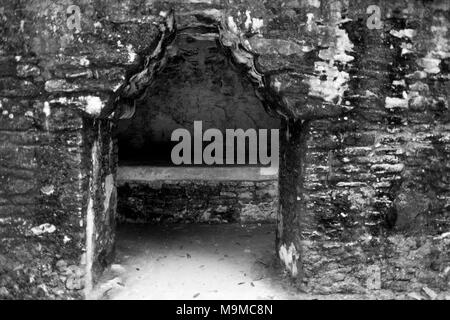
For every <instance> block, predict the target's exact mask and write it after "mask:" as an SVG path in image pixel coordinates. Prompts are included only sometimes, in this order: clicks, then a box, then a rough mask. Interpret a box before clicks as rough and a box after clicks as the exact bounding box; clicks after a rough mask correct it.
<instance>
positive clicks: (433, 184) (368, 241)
mask: <svg viewBox="0 0 450 320" xmlns="http://www.w3.org/2000/svg"><path fill="white" fill-rule="evenodd" d="M72 5H76V6H77V7H73V6H72ZM374 5H375V6H377V7H374ZM170 8H173V9H174V10H175V18H176V22H177V26H178V28H183V27H185V26H189V25H199V26H203V27H204V26H207V27H208V28H211V26H214V28H215V30H216V31H217V32H218V33H219V36H220V37H219V39H220V42H221V44H222V45H223V46H224V48H225V51H226V52H227V53H228V54H229V56H230V57H231V59H233V61H234V63H235V64H236V65H237V66H238V67H239V68H240V69H241V70H242V72H243V73H244V74H246V75H247V76H249V78H250V79H251V80H252V82H253V83H254V85H255V87H256V93H257V96H258V97H259V98H260V99H261V100H262V101H263V104H264V105H265V106H266V107H268V108H270V109H271V110H272V111H274V112H275V113H277V114H279V115H280V116H281V117H283V118H284V125H283V127H284V129H283V134H282V135H281V137H282V139H281V144H282V146H281V147H282V159H281V162H280V165H281V168H280V185H279V187H280V208H281V210H280V212H279V219H278V220H279V228H278V229H279V230H278V249H279V255H280V258H281V260H282V261H283V262H284V264H285V267H286V268H287V270H289V271H290V273H291V274H292V276H294V277H295V278H296V279H297V280H298V283H299V285H300V286H301V287H302V288H304V289H305V290H311V291H317V292H359V291H363V290H366V289H379V288H384V289H394V290H406V289H408V290H413V289H418V288H422V287H424V286H429V287H431V288H433V289H434V290H436V291H443V290H448V285H449V277H450V268H449V267H450V265H449V264H450V262H449V249H450V248H449V246H450V243H449V242H450V237H449V233H448V231H449V219H450V218H449V192H450V190H449V187H448V186H449V181H448V177H449V152H450V148H449V141H450V139H449V136H450V133H449V119H450V117H449V103H448V101H449V88H450V86H449V85H448V77H449V58H450V53H449V52H450V49H449V42H448V41H449V34H448V25H449V17H448V15H449V11H450V9H449V4H448V1H445V0H435V1H425V0H417V1H402V2H397V1H395V2H393V1H381V0H377V1H369V0H359V1H347V0H342V1H325V0H323V1H318V0H314V1H312V0H298V1H297V0H294V1H283V0H275V1H257V0H238V1H234V2H233V4H232V5H230V4H229V2H228V1H223V2H222V1H197V0H196V1H179V2H177V1H167V2H163V1H162V2H158V1H155V2H151V1H118V0H114V1H103V0H99V1H95V2H92V1H88V0H77V1H75V0H74V1H73V2H71V1H68V0H51V1H37V0H36V1H26V2H22V1H7V0H0V38H1V41H0V102H1V104H0V106H1V112H0V113H1V116H0V181H1V185H0V239H1V240H0V241H1V242H0V271H1V273H0V294H1V295H2V297H3V296H6V297H7V298H8V297H13V298H17V297H25V298H31V297H42V298H44V297H53V298H55V297H79V296H81V293H82V292H80V290H79V289H81V288H83V287H84V286H85V283H84V282H83V281H82V280H83V276H84V275H83V273H84V271H87V272H88V277H90V276H89V273H90V272H91V271H92V268H91V267H90V264H92V267H94V265H95V264H100V263H99V261H100V260H101V259H100V256H103V255H102V254H101V252H108V250H104V249H102V248H108V247H109V246H110V244H111V243H112V240H108V239H112V238H113V230H111V229H108V228H104V229H102V227H100V226H97V225H96V223H99V222H100V221H103V220H102V219H103V218H104V219H107V220H108V219H110V217H111V216H112V211H113V210H112V207H111V206H108V202H109V201H105V199H109V200H111V204H112V203H113V202H114V197H113V192H112V191H111V187H110V186H111V175H113V174H114V167H113V164H112V162H114V161H112V162H111V163H109V164H107V167H105V168H103V169H102V166H101V165H100V163H103V161H100V159H108V160H105V161H106V162H110V159H112V157H104V155H106V153H109V152H110V150H111V149H113V148H110V147H106V146H109V145H110V144H109V143H108V142H107V141H109V142H110V137H109V136H108V135H109V132H110V131H109V129H108V127H109V125H108V124H107V123H105V124H104V126H105V127H104V128H103V129H102V128H101V127H102V124H99V123H98V121H94V120H93V119H92V118H95V117H98V116H100V117H102V118H108V117H110V118H114V117H116V116H121V115H123V111H124V109H125V110H126V109H127V108H128V107H129V105H130V104H132V102H133V100H134V99H137V98H138V97H139V96H140V95H141V94H142V93H143V91H145V90H146V89H147V88H148V86H150V85H151V83H152V81H153V80H154V77H155V76H156V75H157V74H158V72H159V71H160V70H161V69H162V68H163V66H164V65H165V62H166V61H167V58H168V55H169V51H170V50H166V49H168V48H169V47H170V44H171V42H172V41H173V35H174V33H175V31H176V29H174V28H171V25H172V24H171V15H169V14H168V10H169V9H170ZM378 9H379V16H378V14H377V10H378ZM208 30H210V29H208ZM169 49H170V48H169ZM99 126H100V127H99ZM99 130H100V136H97V138H96V135H98V134H99ZM100 137H101V138H100ZM103 139H105V141H104V142H101V141H103ZM95 141H97V142H95ZM94 145H97V146H98V147H97V148H94V147H93V146H94ZM95 149H97V152H93V151H94V150H95ZM93 154H97V155H101V157H99V158H97V157H93ZM95 159H97V160H98V164H97V165H96V163H95ZM108 177H109V178H108ZM91 178H94V179H91ZM92 181H102V187H101V189H102V190H101V191H100V189H99V186H98V184H97V187H96V188H97V190H94V189H93V188H92V184H93V182H92ZM94 184H95V183H94ZM100 194H103V196H100ZM89 199H93V200H89ZM99 203H103V206H104V207H103V210H102V208H101V207H99V205H98V204H99ZM89 205H91V207H92V208H96V209H95V210H94V213H93V215H92V212H91V213H90V215H88V213H89V208H90V207H89ZM106 207H109V208H110V209H105V208H106ZM92 217H94V219H93V220H91V219H92ZM88 218H89V219H88ZM89 223H90V224H89ZM86 225H89V226H90V227H89V228H86ZM36 227H40V228H36ZM96 227H98V228H96ZM86 230H87V231H86ZM95 230H97V231H98V232H99V237H98V239H99V240H100V241H99V244H97V240H96V237H89V236H87V237H86V232H87V234H88V235H94V234H95V232H96V231H95ZM89 239H91V240H92V239H94V241H93V242H91V243H90V241H91V240H89ZM101 243H103V245H102V244H101ZM95 248H97V249H98V250H99V251H95V250H96V249H95ZM85 252H88V253H89V254H88V255H86V254H84V253H85ZM97 257H98V258H97ZM60 260H62V261H60ZM94 260H96V261H94ZM106 260H107V259H106ZM86 264H87V267H86ZM80 267H81V268H80ZM71 289H73V290H71Z"/></svg>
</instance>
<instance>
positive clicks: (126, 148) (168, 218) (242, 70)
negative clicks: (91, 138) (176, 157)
mask: <svg viewBox="0 0 450 320" xmlns="http://www.w3.org/2000/svg"><path fill="white" fill-rule="evenodd" d="M166 18H167V19H166V23H165V24H164V25H162V26H161V34H160V37H159V38H158V39H156V45H155V49H154V51H153V52H152V53H150V54H149V55H148V56H147V57H146V58H145V59H144V60H143V64H142V67H143V69H142V70H140V71H138V72H137V73H134V74H133V75H131V76H130V77H129V80H128V81H127V82H126V83H125V84H124V85H123V86H122V88H121V89H119V90H118V94H117V96H116V97H115V100H114V103H113V104H112V105H111V106H110V109H109V117H111V118H113V119H114V122H115V123H116V125H117V129H116V137H117V138H118V139H117V141H118V163H119V168H118V181H117V187H118V210H117V215H118V216H117V217H116V219H117V218H118V220H119V221H120V222H122V223H123V222H125V223H128V226H127V225H125V226H124V227H123V228H122V229H121V228H120V227H119V229H118V230H119V231H118V236H117V242H116V246H117V248H118V250H117V253H118V258H116V261H115V262H114V263H113V268H112V269H115V271H117V270H122V268H123V266H120V267H119V266H118V263H117V262H124V263H125V264H127V266H126V267H127V268H128V269H132V271H131V273H132V275H131V276H128V281H129V283H135V286H134V288H135V289H136V284H138V285H137V287H139V284H140V283H142V281H143V282H144V283H145V280H147V281H152V280H153V281H152V282H153V283H154V282H155V279H157V278H156V277H157V275H155V274H154V273H153V274H152V272H151V271H150V270H154V269H155V268H156V269H158V268H162V266H164V263H162V264H161V263H160V264H158V262H159V261H161V260H163V259H166V258H167V257H169V260H170V257H172V258H173V260H174V261H172V263H171V264H170V268H172V273H170V272H169V273H163V274H162V277H164V278H165V280H167V279H172V278H174V277H175V275H177V274H180V273H179V272H178V271H177V270H178V269H176V268H179V266H180V264H186V262H189V263H191V264H196V263H197V264H199V266H197V268H200V269H199V270H200V271H203V269H204V268H207V267H206V265H207V264H211V261H212V260H214V262H213V263H212V264H211V265H210V266H209V268H210V270H211V269H212V270H214V272H209V273H208V272H204V273H203V275H199V274H196V273H195V272H191V274H190V275H189V273H188V274H186V275H187V276H188V277H187V278H186V277H185V278H181V280H180V279H178V280H179V281H178V282H183V281H184V282H188V283H189V282H191V281H192V280H193V279H195V278H198V277H201V278H205V279H204V282H203V283H204V284H205V283H211V282H214V281H208V279H207V277H208V276H209V277H210V278H211V279H213V278H214V277H217V275H218V274H219V275H220V273H221V272H223V273H227V272H228V274H226V275H225V278H226V277H228V278H230V277H231V279H232V280H231V281H234V282H235V283H234V291H233V286H232V287H231V289H230V290H225V292H228V294H230V295H231V296H229V297H232V296H233V295H234V296H235V295H236V293H238V292H243V290H242V288H243V285H244V284H246V286H247V287H248V289H249V290H250V291H254V292H256V293H255V294H256V295H258V294H264V293H261V292H258V291H257V289H254V288H256V287H257V285H256V284H255V283H256V281H261V280H263V279H264V276H263V275H262V274H265V273H267V272H272V269H270V267H271V264H272V263H273V261H274V257H275V256H276V252H275V251H274V249H275V246H274V245H273V242H274V241H275V238H276V232H277V230H278V229H279V228H276V227H275V225H274V223H275V222H276V221H277V220H278V221H279V220H280V219H279V212H278V196H279V194H278V167H277V166H278V154H276V158H277V161H276V164H275V163H274V165H275V166H276V167H270V166H263V165H261V164H254V163H249V162H247V164H246V165H242V164H240V165H239V164H238V161H235V164H234V165H232V166H227V165H226V163H225V161H224V162H223V163H221V165H217V163H216V165H213V166H211V165H209V166H208V165H205V164H203V166H202V165H200V166H198V165H197V166H196V165H195V163H193V162H192V163H189V164H190V165H189V166H187V167H186V166H185V167H182V168H180V167H177V168H176V167H174V165H173V163H171V159H170V155H171V150H172V149H173V148H174V143H173V141H170V138H171V137H170V135H171V132H172V131H174V130H176V129H179V128H180V127H181V128H183V129H184V130H186V131H189V132H190V133H191V135H192V137H195V130H196V128H195V126H196V124H198V123H199V122H200V123H202V125H203V124H204V128H202V129H204V130H208V129H214V128H217V129H219V131H221V132H223V134H225V132H226V131H227V129H234V130H236V129H243V130H255V132H256V131H257V130H260V129H262V130H264V131H270V130H271V129H279V128H280V127H281V119H280V118H279V115H278V114H276V113H275V112H274V110H278V111H279V110H280V108H275V107H273V108H272V107H271V104H274V103H275V104H276V103H277V101H276V95H275V94H272V93H271V92H268V91H269V89H267V88H266V86H265V79H264V77H263V76H262V75H261V74H259V73H258V71H257V67H256V62H255V56H253V55H252V54H250V53H249V52H248V51H246V50H245V49H244V48H243V47H242V45H241V44H240V43H239V39H238V38H234V37H233V35H232V33H230V32H229V31H228V30H226V29H223V26H226V27H227V28H229V24H224V25H222V24H220V22H217V21H216V22H214V23H212V24H211V25H209V26H205V25H203V26H200V27H199V26H194V27H188V28H184V29H182V30H176V28H175V27H174V26H171V23H173V20H172V17H171V16H170V15H168V16H167V17H166ZM172 28H173V29H172ZM266 97H270V98H268V99H266ZM264 107H265V108H266V110H264ZM106 110H108V109H106ZM246 132H248V131H246ZM278 136H279V135H278V133H277V136H276V138H275V139H276V140H277V141H276V149H273V150H270V146H271V144H270V142H272V144H273V141H274V137H272V135H270V137H269V139H267V137H266V140H265V142H266V143H269V145H268V147H269V150H266V155H269V154H271V155H272V156H273V153H278V150H279V146H278V143H279V141H278ZM259 138H261V137H259ZM233 142H234V141H233ZM249 142H250V141H249ZM259 142H261V141H259ZM203 146H204V145H203ZM258 146H259V148H260V147H261V145H258ZM258 146H257V147H256V149H254V150H252V148H251V147H250V146H249V145H247V148H246V149H245V150H241V151H243V152H244V153H245V155H244V156H243V158H244V159H246V160H249V159H250V158H252V154H251V153H252V152H255V151H256V153H257V154H260V150H259V148H258ZM235 151H236V153H235V154H234V156H235V160H236V159H237V158H238V157H239V154H238V153H239V150H235ZM194 153H195V152H193V154H192V155H193V156H194V157H195V155H194ZM224 153H227V151H226V150H224ZM227 163H228V162H227ZM236 164H238V165H236ZM161 222H162V223H166V225H165V229H164V227H163V229H161V226H159V227H155V225H158V224H159V225H160V224H161ZM174 222H175V223H186V222H187V223H203V224H209V225H211V224H214V225H213V226H212V227H211V226H210V227H209V228H208V227H205V225H203V226H198V227H192V226H189V227H186V225H174V224H173V223H174ZM129 223H133V224H134V225H133V226H132V227H130V225H129ZM136 223H146V224H147V225H144V226H136ZM167 223H170V225H169V226H168V225H167ZM226 223H233V225H225V226H224V224H226ZM263 223H264V225H263ZM148 224H150V225H151V227H149V226H148ZM217 224H221V226H218V225H217ZM179 230H181V231H179ZM168 233H169V234H168ZM180 233H181V234H180ZM200 233H204V235H205V237H206V238H202V237H200V238H197V239H196V240H194V242H193V240H192V239H195V235H199V234H200ZM230 233H231V234H232V237H231V239H228V238H227V237H228V236H227V234H230ZM177 234H178V237H177ZM211 234H214V235H215V236H214V237H213V239H211V237H210V236H211ZM154 235H158V236H156V237H155V236H154ZM190 236H192V237H190ZM136 237H138V238H139V237H141V239H142V238H144V242H142V241H140V240H138V238H136ZM208 237H209V238H210V240H207V242H208V241H209V243H208V244H207V246H208V245H209V247H210V249H211V250H212V251H211V252H213V253H211V252H207V253H206V254H205V251H200V252H197V253H199V256H200V257H199V258H198V259H199V260H198V261H196V260H195V259H196V258H197V256H198V255H197V256H196V255H195V254H192V252H191V253H189V252H187V253H183V254H180V252H179V251H180V250H181V251H192V250H194V251H195V250H197V249H198V248H196V241H197V242H202V241H205V239H208ZM188 239H191V240H188ZM133 241H138V242H133ZM161 241H162V242H161ZM183 241H184V242H186V241H188V242H189V243H190V244H191V245H193V247H190V248H189V243H188V244H184V245H183ZM230 241H231V242H232V244H233V246H234V247H233V248H230V247H229V243H230ZM252 241H253V243H252ZM167 242H169V243H171V244H172V245H171V246H172V247H173V246H175V247H177V248H176V250H172V251H171V252H170V251H169V252H166V253H164V252H161V248H157V247H154V245H155V244H156V246H158V245H163V246H164V243H167ZM138 243H139V244H138ZM224 246H225V247H227V249H225V251H221V249H220V247H224ZM127 247H128V249H129V248H130V247H134V248H135V249H138V248H140V249H141V250H139V249H138V250H137V251H135V255H134V256H131V257H130V252H129V251H127V249H126V248H127ZM152 247H153V250H152ZM180 248H181V249H180ZM172 249H173V248H172ZM230 250H231V251H230ZM233 250H234V251H233ZM255 251H256V252H255ZM156 252H160V255H159V256H155V253H156ZM230 252H231V253H230ZM236 252H239V254H236V255H235V256H238V257H239V259H238V260H239V261H237V262H235V263H231V264H230V263H228V264H227V263H226V262H224V260H226V259H227V258H229V257H230V255H233V254H234V253H236ZM148 254H149V255H148ZM218 255H221V256H220V257H218ZM261 255H265V257H266V259H264V258H262V257H261ZM249 257H251V258H249ZM180 258H181V260H182V261H181V260H180ZM117 259H118V260H117ZM185 259H188V260H189V261H187V260H185ZM205 259H206V260H205ZM94 260H95V259H93V261H92V262H93V263H95V261H94ZM155 261H156V264H155ZM191 261H192V262H191ZM107 263H111V261H109V262H106V263H104V264H107ZM177 263H178V265H176V264H177ZM242 263H244V264H246V263H247V264H249V265H245V266H243V268H240V267H242V266H241V265H240V264H242ZM136 264H137V265H136ZM138 265H141V266H138ZM142 265H144V266H143V267H142ZM219 266H225V268H224V269H223V271H221V270H220V268H218V267H219ZM227 266H228V269H227ZM170 268H169V267H167V268H164V270H165V271H167V270H171V269H170ZM174 268H175V269H174ZM246 268H247V269H246ZM255 268H256V274H255V272H253V271H254V270H253V269H255ZM237 269H244V271H242V270H237ZM115 271H114V270H112V273H110V274H109V275H107V276H110V275H114V272H115ZM142 274H144V276H142ZM142 277H144V280H143V278H142ZM175 278H176V277H175ZM219 278H220V277H219ZM246 278H247V279H249V280H248V281H244V280H245V279H246ZM113 279H114V278H113ZM218 281H219V282H220V281H222V282H224V283H226V282H229V280H224V278H223V277H222V280H220V279H219V280H218ZM116 282H117V281H116ZM116 284H117V283H116ZM227 285H229V284H228V283H227ZM219 286H220V284H219ZM147 287H148V286H147ZM188 287H189V285H188ZM263 287H264V290H267V285H264V286H263ZM168 288H172V289H171V290H172V291H171V292H168V291H167V290H169V289H168ZM153 289H154V288H153ZM153 289H152V290H148V291H147V294H148V293H153V294H154V293H155V290H153ZM181 289H182V288H181V287H180V288H173V283H171V282H170V281H169V283H168V285H167V288H160V294H161V295H163V296H164V294H168V295H167V296H165V297H167V298H171V297H172V298H173V297H174V296H171V295H170V294H176V293H177V292H178V291H179V290H181ZM131 290H134V289H131ZM190 290H192V291H193V292H192V297H194V298H195V297H196V294H197V293H196V292H194V291H199V290H197V289H195V286H194V288H190ZM124 291H126V290H122V293H121V294H122V296H121V297H122V298H127V297H130V296H127V294H129V293H124ZM143 291H144V292H143V294H144V295H145V290H143ZM206 291H208V292H209V293H211V292H213V294H212V295H211V296H209V298H213V297H214V294H216V295H217V294H219V293H218V292H219V291H218V290H213V288H209V290H206ZM244 291H245V290H244ZM134 292H135V294H136V290H134ZM141 293H142V292H141ZM141 293H138V294H141ZM222 293H223V292H222ZM266 293H267V292H266ZM246 294H249V293H246ZM267 294H269V295H270V294H271V293H270V289H269V291H268V293H267ZM151 297H154V296H147V298H151ZM175 297H176V296H175ZM181 297H183V298H189V296H181ZM218 297H220V295H219V296H218ZM222 297H226V295H225V296H223V295H222ZM250 297H252V296H251V294H250ZM255 297H257V296H253V298H255Z"/></svg>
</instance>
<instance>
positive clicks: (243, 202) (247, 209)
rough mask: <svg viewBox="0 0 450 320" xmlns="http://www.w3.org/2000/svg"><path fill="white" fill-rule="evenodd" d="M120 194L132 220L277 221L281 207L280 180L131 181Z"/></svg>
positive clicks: (123, 211) (124, 214)
mask: <svg viewBox="0 0 450 320" xmlns="http://www.w3.org/2000/svg"><path fill="white" fill-rule="evenodd" d="M118 195H119V199H118V210H117V213H118V219H119V221H122V222H128V223H129V222H131V223H235V222H239V223H243V224H245V223H269V222H272V223H273V222H275V221H276V212H277V210H278V181H277V180H269V181H219V180H216V181H214V180H204V181H199V180H197V181H195V180H191V181H173V180H168V181H161V180H160V181H153V182H145V183H144V182H131V183H123V184H121V185H120V186H119V188H118Z"/></svg>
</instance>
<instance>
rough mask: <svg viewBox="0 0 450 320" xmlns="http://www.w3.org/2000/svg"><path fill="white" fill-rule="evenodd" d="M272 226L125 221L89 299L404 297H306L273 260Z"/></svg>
mask: <svg viewBox="0 0 450 320" xmlns="http://www.w3.org/2000/svg"><path fill="white" fill-rule="evenodd" d="M275 261H276V259H275V226H274V225H250V226H241V225H171V226H146V225H126V226H122V227H120V228H119V230H118V241H117V258H116V261H115V263H114V264H113V265H112V266H111V268H110V269H108V270H107V271H106V272H105V274H104V275H103V278H102V279H101V281H100V282H99V284H98V285H97V286H96V289H95V291H94V293H93V295H92V297H91V298H92V299H112V300H143V299H144V300H195V299H199V300H227V299H235V300H259V299H264V300H270V299H275V300H278V299H283V300H289V299H296V300H297V299H405V298H407V299H408V298H411V299H413V298H414V296H410V297H408V296H407V295H403V296H396V295H394V294H393V293H391V292H384V291H383V292H379V293H378V294H377V296H361V295H359V296H349V295H345V296H344V295H333V296H312V295H307V294H301V293H299V292H298V291H297V290H295V289H294V288H293V287H292V286H290V285H289V284H288V279H286V277H285V275H284V274H283V273H282V272H281V271H280V268H278V267H277V265H276V262H275Z"/></svg>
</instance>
